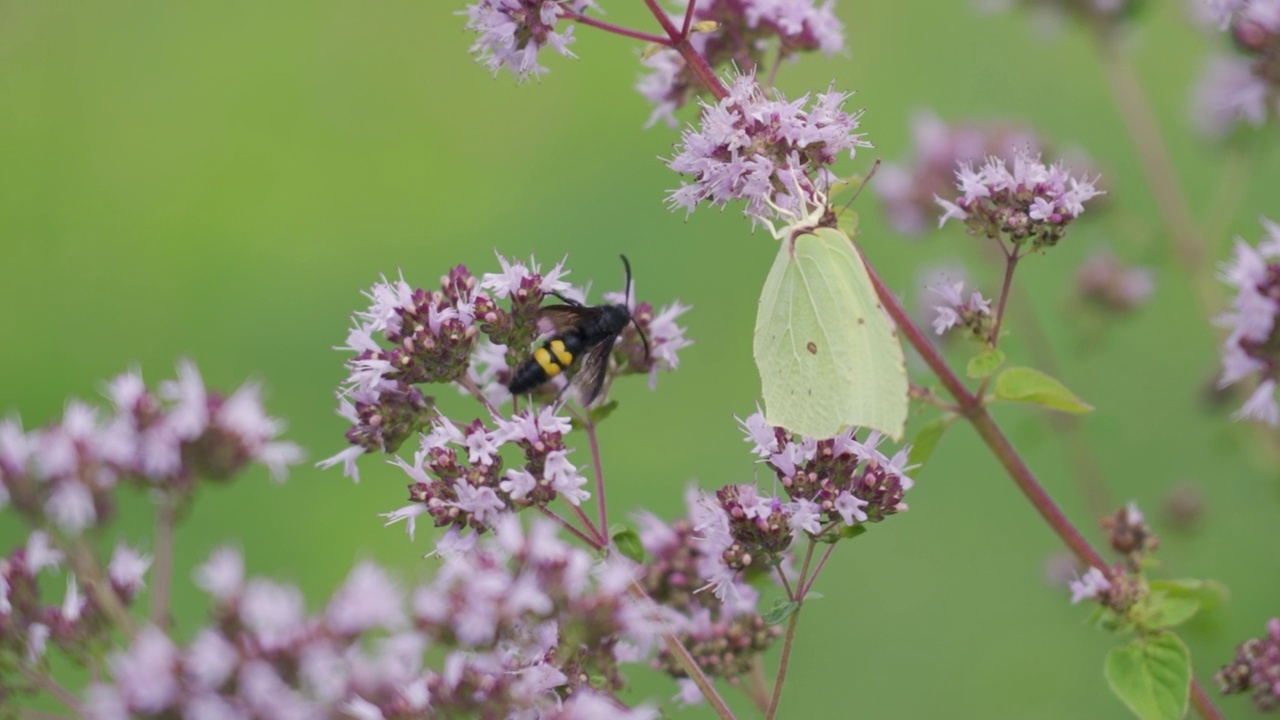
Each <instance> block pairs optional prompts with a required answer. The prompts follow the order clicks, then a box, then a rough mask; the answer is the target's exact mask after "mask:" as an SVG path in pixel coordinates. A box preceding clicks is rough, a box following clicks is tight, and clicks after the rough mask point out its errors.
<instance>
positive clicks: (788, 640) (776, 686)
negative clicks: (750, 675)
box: [764, 608, 802, 720]
mask: <svg viewBox="0 0 1280 720" xmlns="http://www.w3.org/2000/svg"><path fill="white" fill-rule="evenodd" d="M801 609H802V608H796V609H795V612H793V613H791V617H790V618H788V619H787V632H786V634H785V635H783V637H782V657H781V658H779V659H778V675H777V677H776V678H774V680H773V699H772V700H770V701H769V711H768V712H766V713H765V714H764V717H765V720H773V719H774V718H775V717H777V716H778V703H780V702H782V686H783V684H785V683H786V680H787V666H788V665H790V664H791V644H792V642H793V641H794V640H795V637H796V625H797V624H798V623H799V622H800V610H801Z"/></svg>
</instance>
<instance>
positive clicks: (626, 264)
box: [618, 255, 649, 365]
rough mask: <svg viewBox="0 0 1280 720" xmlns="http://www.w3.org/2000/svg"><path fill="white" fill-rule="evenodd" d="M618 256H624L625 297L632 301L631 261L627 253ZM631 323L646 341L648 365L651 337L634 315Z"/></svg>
mask: <svg viewBox="0 0 1280 720" xmlns="http://www.w3.org/2000/svg"><path fill="white" fill-rule="evenodd" d="M618 257H620V258H622V267H624V268H626V270H627V288H626V291H625V293H626V295H625V297H626V299H627V302H632V299H631V261H630V260H628V259H627V256H626V255H619V256H618ZM631 324H632V325H634V326H635V327H636V332H637V333H639V334H640V341H641V342H643V343H644V362H645V364H646V365H647V364H648V363H649V338H648V337H646V336H645V334H644V330H642V329H640V323H638V322H636V318H635V316H634V315H632V316H631Z"/></svg>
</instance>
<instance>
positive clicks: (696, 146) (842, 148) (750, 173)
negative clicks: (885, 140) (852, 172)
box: [667, 74, 871, 218]
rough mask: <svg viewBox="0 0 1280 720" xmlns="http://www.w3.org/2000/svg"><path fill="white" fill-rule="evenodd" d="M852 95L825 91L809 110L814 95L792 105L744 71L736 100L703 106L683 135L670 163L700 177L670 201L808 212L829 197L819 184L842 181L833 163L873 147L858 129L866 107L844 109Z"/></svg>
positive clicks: (732, 94) (760, 211) (757, 213)
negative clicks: (742, 204) (741, 203)
mask: <svg viewBox="0 0 1280 720" xmlns="http://www.w3.org/2000/svg"><path fill="white" fill-rule="evenodd" d="M848 97H849V96H848V94H845V93H837V92H835V91H834V90H832V91H828V92H825V93H821V94H819V95H817V96H816V97H815V98H814V101H813V106H812V107H811V108H809V109H808V110H806V109H805V106H806V105H809V96H808V95H805V96H804V97H802V98H800V99H799V100H796V101H793V102H787V100H786V98H784V97H782V95H781V94H780V93H776V92H775V93H774V99H772V100H771V99H769V98H768V97H767V96H766V95H765V92H764V90H762V89H761V88H760V86H759V85H757V84H756V80H755V77H754V76H753V75H750V74H747V75H739V76H738V77H736V78H735V79H734V81H733V83H732V85H731V86H730V88H729V95H728V97H726V98H724V99H723V100H720V101H719V102H717V103H716V104H714V105H708V104H706V103H705V102H704V103H703V114H702V118H701V126H700V127H698V128H693V127H690V128H689V129H688V130H686V131H685V133H684V135H683V136H682V137H681V141H680V144H679V145H678V146H677V148H676V149H677V153H676V156H675V157H674V158H672V159H671V160H670V161H669V162H668V163H667V164H668V167H670V168H671V169H672V170H674V171H676V172H677V173H680V174H682V175H690V176H692V177H693V179H694V182H693V183H692V184H682V185H681V187H680V188H679V189H678V190H675V191H673V192H672V193H671V195H670V196H669V197H668V198H667V203H668V204H669V205H670V206H671V208H672V209H675V208H683V209H684V210H685V211H686V212H693V210H694V209H695V208H696V207H697V206H698V204H699V203H702V202H704V201H706V202H709V203H710V204H712V205H715V206H719V207H724V206H725V205H727V204H728V203H729V202H731V201H734V200H746V201H747V206H746V213H747V214H749V215H752V216H753V217H760V218H766V217H780V215H778V214H777V212H778V211H777V210H776V209H775V208H781V210H782V211H785V212H790V213H792V214H794V215H798V216H804V215H808V214H809V212H808V211H809V208H810V206H812V205H813V204H815V201H816V198H818V197H819V196H820V194H821V193H820V191H819V188H818V185H817V183H824V184H826V185H830V184H831V182H832V181H833V179H834V175H833V174H832V172H831V171H830V170H829V169H828V168H829V166H830V165H831V164H833V163H834V162H835V161H836V160H837V158H838V157H839V156H840V155H841V154H843V153H844V152H846V151H848V154H849V157H854V156H855V154H856V152H857V150H856V149H857V148H858V147H871V144H870V143H868V142H867V141H866V140H864V139H863V136H862V134H861V133H856V132H854V131H855V130H857V128H858V118H859V117H860V115H861V111H859V112H856V113H852V114H850V113H847V112H845V111H844V110H843V109H842V105H843V104H844V101H845V100H846V99H848Z"/></svg>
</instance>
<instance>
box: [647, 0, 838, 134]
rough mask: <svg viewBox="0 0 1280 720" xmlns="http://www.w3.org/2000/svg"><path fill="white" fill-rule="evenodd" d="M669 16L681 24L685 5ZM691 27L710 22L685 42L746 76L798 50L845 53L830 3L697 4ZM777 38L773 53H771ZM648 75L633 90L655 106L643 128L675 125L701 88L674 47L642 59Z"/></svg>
mask: <svg viewBox="0 0 1280 720" xmlns="http://www.w3.org/2000/svg"><path fill="white" fill-rule="evenodd" d="M676 4H677V5H678V6H679V7H678V11H677V12H676V13H675V14H674V15H673V16H672V22H673V23H675V24H676V25H677V26H678V25H680V23H682V22H683V21H684V14H685V8H686V7H687V4H688V3H687V0H685V2H679V3H676ZM693 21H694V23H707V22H713V23H715V29H714V30H711V31H709V32H694V33H693V34H692V35H691V36H690V38H689V42H690V44H691V45H692V46H693V49H694V50H695V51H697V52H698V54H699V55H701V56H702V57H703V58H705V59H706V61H707V63H708V65H710V66H711V67H712V68H714V69H720V68H723V67H725V66H728V65H729V64H732V65H733V66H734V67H736V68H738V69H739V70H741V71H743V72H746V73H748V74H750V73H753V72H755V71H756V70H757V69H758V68H759V67H760V66H761V65H762V64H764V63H765V62H780V61H782V60H785V59H787V58H789V57H793V56H794V55H795V54H796V53H799V52H811V51H815V50H817V51H820V52H822V53H824V54H827V55H833V54H836V53H839V52H843V51H844V26H843V24H842V23H841V22H840V19H839V18H838V17H836V14H835V12H834V2H833V0H827V1H826V2H822V3H821V4H819V3H818V2H815V0H701V2H699V3H698V5H697V7H695V8H694V12H693ZM775 39H776V49H774V45H775V42H773V41H775ZM642 64H643V65H644V66H645V67H647V68H649V69H650V72H649V73H648V74H646V75H644V76H642V77H641V78H640V80H639V82H638V83H637V84H636V90H638V91H639V92H640V94H641V95H643V96H644V97H645V99H646V100H648V101H649V102H650V103H652V104H653V105H654V110H653V114H652V115H650V117H649V121H648V123H647V124H646V127H648V126H650V125H653V123H654V122H656V121H658V120H663V121H665V122H666V123H667V124H668V125H670V126H671V127H676V119H675V115H674V111H675V110H676V109H677V108H680V107H683V106H684V105H685V104H686V103H687V102H689V100H690V99H691V98H692V97H693V96H694V94H695V93H697V92H700V91H701V90H702V84H701V81H700V80H698V79H697V78H696V77H695V76H694V74H693V73H692V72H690V70H689V69H688V67H687V65H686V64H685V61H684V58H683V57H681V55H680V53H679V52H678V51H676V50H675V49H673V48H664V49H662V50H659V51H657V52H655V53H653V54H652V55H649V56H648V57H646V58H644V59H643V60H642Z"/></svg>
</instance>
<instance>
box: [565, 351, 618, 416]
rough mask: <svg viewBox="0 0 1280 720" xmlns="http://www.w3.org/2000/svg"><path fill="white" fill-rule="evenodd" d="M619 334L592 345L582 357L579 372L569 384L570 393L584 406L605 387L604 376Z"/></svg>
mask: <svg viewBox="0 0 1280 720" xmlns="http://www.w3.org/2000/svg"><path fill="white" fill-rule="evenodd" d="M616 339H617V336H616V335H615V336H613V337H610V338H608V339H606V340H605V341H604V342H601V343H599V344H597V345H594V346H592V348H591V349H590V350H587V353H586V356H585V357H583V358H582V364H581V365H580V366H579V367H578V372H577V373H576V374H575V375H574V376H573V380H572V381H570V384H569V394H570V396H571V397H573V399H574V400H575V401H576V402H577V403H578V404H579V405H581V406H582V407H587V406H588V405H590V404H591V403H592V401H594V400H595V399H596V397H597V396H598V395H600V388H602V387H604V376H605V374H606V373H607V372H608V370H609V356H610V355H612V354H613V343H614V341H615V340H616Z"/></svg>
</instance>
